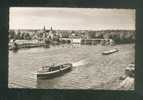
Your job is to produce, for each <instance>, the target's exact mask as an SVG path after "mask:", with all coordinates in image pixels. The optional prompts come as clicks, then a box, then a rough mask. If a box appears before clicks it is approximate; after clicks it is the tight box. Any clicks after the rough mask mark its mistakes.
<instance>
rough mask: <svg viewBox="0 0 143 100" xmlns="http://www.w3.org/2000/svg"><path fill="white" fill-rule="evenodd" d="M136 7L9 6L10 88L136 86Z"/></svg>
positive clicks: (95, 88) (121, 87) (96, 88)
mask: <svg viewBox="0 0 143 100" xmlns="http://www.w3.org/2000/svg"><path fill="white" fill-rule="evenodd" d="M135 21H136V9H121V8H120V9H117V8H68V7H10V8H9V36H8V38H9V44H8V46H9V50H8V61H9V69H8V87H9V88H26V89H27V88H28V89H84V90H87V89H89V90H135V86H134V85H135V40H136V38H135V34H136V22H135Z"/></svg>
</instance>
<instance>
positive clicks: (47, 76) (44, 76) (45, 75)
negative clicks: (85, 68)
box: [37, 65, 72, 79]
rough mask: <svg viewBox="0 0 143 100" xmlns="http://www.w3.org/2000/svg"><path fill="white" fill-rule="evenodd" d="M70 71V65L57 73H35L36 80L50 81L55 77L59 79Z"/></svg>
mask: <svg viewBox="0 0 143 100" xmlns="http://www.w3.org/2000/svg"><path fill="white" fill-rule="evenodd" d="M71 70H72V66H71V65H70V66H68V67H66V68H63V69H60V70H57V71H52V72H43V73H37V78H38V79H52V78H55V77H59V76H61V75H63V74H65V73H67V72H70V71H71Z"/></svg>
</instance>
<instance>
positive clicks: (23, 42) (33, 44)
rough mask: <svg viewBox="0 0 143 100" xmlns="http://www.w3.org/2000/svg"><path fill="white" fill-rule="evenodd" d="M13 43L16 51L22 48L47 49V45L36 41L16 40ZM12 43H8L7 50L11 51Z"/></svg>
mask: <svg viewBox="0 0 143 100" xmlns="http://www.w3.org/2000/svg"><path fill="white" fill-rule="evenodd" d="M14 43H16V45H17V47H16V49H22V48H35V47H47V48H48V47H49V44H46V43H44V42H43V41H37V40H16V41H15V42H14ZM13 49H14V48H13V42H10V43H9V50H13Z"/></svg>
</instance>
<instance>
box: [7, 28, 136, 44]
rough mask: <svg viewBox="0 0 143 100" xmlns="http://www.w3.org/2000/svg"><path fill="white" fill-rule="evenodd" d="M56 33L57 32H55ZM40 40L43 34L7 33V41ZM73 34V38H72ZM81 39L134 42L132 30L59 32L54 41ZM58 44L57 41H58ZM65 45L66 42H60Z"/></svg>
mask: <svg viewBox="0 0 143 100" xmlns="http://www.w3.org/2000/svg"><path fill="white" fill-rule="evenodd" d="M56 32H58V31H56ZM35 34H36V36H37V37H39V38H42V37H43V34H44V33H36V32H35V33H34V34H30V33H28V32H20V31H18V32H17V33H16V32H15V31H14V30H10V31H9V39H19V40H21V39H23V40H31V39H33V37H34V36H35ZM73 34H74V36H72V35H73ZM74 37H81V38H84V39H96V38H100V39H112V40H114V42H115V43H117V44H120V43H134V42H135V31H134V30H102V31H87V30H85V31H63V32H62V31H60V32H59V36H55V38H54V39H53V40H54V41H58V40H59V39H58V38H74ZM58 42H59V41H58ZM62 42H63V43H65V42H66V41H62ZM68 43H69V41H68Z"/></svg>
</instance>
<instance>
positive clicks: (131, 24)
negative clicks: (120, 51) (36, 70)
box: [9, 7, 135, 30]
mask: <svg viewBox="0 0 143 100" xmlns="http://www.w3.org/2000/svg"><path fill="white" fill-rule="evenodd" d="M44 26H45V27H46V29H49V28H50V27H51V26H52V28H53V29H59V30H108V29H113V30H116V29H121V30H135V9H103V8H54V7H43V8H42V7H11V8H10V15H9V28H10V29H42V28H43V27H44Z"/></svg>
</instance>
